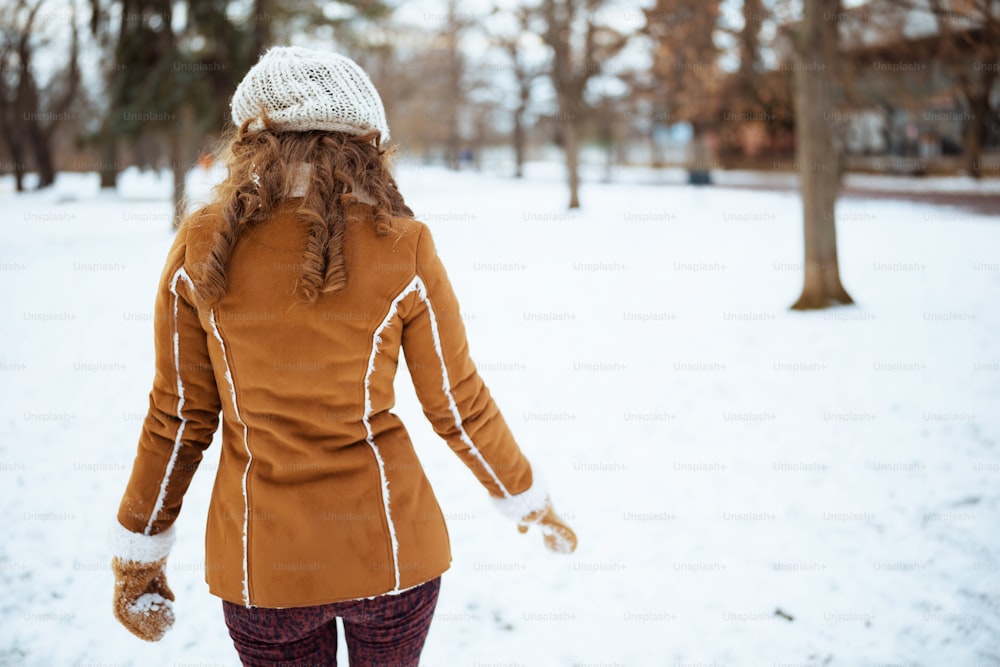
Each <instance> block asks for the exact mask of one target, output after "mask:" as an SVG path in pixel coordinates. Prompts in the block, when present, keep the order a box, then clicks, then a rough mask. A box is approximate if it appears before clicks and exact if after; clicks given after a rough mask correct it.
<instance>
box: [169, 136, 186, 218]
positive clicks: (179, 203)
mask: <svg viewBox="0 0 1000 667" xmlns="http://www.w3.org/2000/svg"><path fill="white" fill-rule="evenodd" d="M182 146H183V139H182V137H181V132H180V129H179V128H178V129H176V130H175V131H174V132H173V133H172V134H171V136H170V168H171V171H172V172H173V175H174V222H173V227H174V229H177V228H179V227H180V226H181V220H182V219H183V217H184V209H183V207H184V177H185V175H186V174H187V169H186V168H185V167H186V166H187V165H186V162H185V160H184V151H183V148H182Z"/></svg>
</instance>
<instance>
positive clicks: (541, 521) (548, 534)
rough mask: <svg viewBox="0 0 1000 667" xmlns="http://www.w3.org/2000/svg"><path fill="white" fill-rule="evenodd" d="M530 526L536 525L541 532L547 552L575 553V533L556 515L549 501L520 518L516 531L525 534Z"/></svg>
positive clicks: (546, 500)
mask: <svg viewBox="0 0 1000 667" xmlns="http://www.w3.org/2000/svg"><path fill="white" fill-rule="evenodd" d="M532 524H536V525H537V526H538V527H539V529H540V530H541V531H542V535H543V536H544V538H545V546H546V547H548V549H549V551H554V552H555V553H559V554H571V553H573V552H574V551H576V533H574V532H573V529H572V528H570V527H569V526H568V525H566V522H565V521H563V520H562V518H560V516H559V515H558V514H556V511H555V508H553V507H552V501H551V500H550V499H548V498H546V499H545V507H543V508H542V509H540V510H535V511H534V512H531V513H530V514H527V515H526V516H523V517H521V519H520V520H519V521H518V523H517V529H518V530H519V531H520V532H521V533H526V532H528V528H529V526H531V525H532Z"/></svg>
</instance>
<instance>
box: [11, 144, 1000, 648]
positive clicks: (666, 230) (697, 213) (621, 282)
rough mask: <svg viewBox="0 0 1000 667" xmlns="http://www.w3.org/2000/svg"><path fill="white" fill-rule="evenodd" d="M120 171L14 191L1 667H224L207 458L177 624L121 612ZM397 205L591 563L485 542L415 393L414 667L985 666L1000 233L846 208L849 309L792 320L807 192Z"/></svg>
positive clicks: (124, 433) (489, 517)
mask: <svg viewBox="0 0 1000 667" xmlns="http://www.w3.org/2000/svg"><path fill="white" fill-rule="evenodd" d="M133 176H134V178H135V182H134V183H133V185H130V186H128V187H125V188H123V190H124V191H123V193H122V194H121V195H106V194H100V195H99V194H97V193H96V192H95V191H94V188H96V177H93V178H90V177H86V178H83V177H69V176H66V177H63V178H62V179H61V180H60V182H59V184H58V186H57V187H56V188H55V189H54V190H53V191H51V192H47V193H43V194H29V195H24V196H15V195H12V194H9V193H8V194H4V195H3V196H0V206H2V210H3V216H2V218H0V302H2V303H3V304H4V312H3V316H2V318H0V336H2V340H3V346H2V348H0V397H2V408H0V410H2V412H0V416H2V420H0V512H2V514H0V518H2V522H3V526H4V529H3V531H2V536H3V537H2V538H0V664H2V665H45V666H48V665H81V666H83V665H175V666H178V667H179V666H181V665H201V666H208V665H236V664H238V661H237V658H236V654H235V652H234V650H233V648H232V645H231V643H230V641H229V638H228V635H227V634H226V629H225V626H224V624H223V621H222V614H221V604H220V603H219V601H218V600H217V599H215V598H213V597H211V596H210V595H209V594H208V592H207V590H206V586H205V584H204V583H203V572H202V567H201V556H202V545H203V534H204V533H203V526H204V520H205V515H206V509H207V502H208V498H209V492H210V489H211V485H212V481H213V470H214V465H215V462H216V461H217V458H213V454H212V450H210V451H209V455H208V456H207V458H206V461H205V462H204V463H203V465H202V469H201V471H200V472H199V474H198V475H197V476H196V477H195V480H194V483H193V485H192V487H191V490H190V492H189V493H188V496H187V499H186V501H185V505H184V512H183V515H182V517H181V519H180V520H179V521H178V528H179V532H180V534H181V537H180V540H179V542H178V545H177V547H176V548H175V551H174V554H173V555H172V557H171V559H170V563H169V571H168V576H169V579H170V583H171V585H172V587H173V589H174V591H175V593H176V594H177V603H176V612H177V618H178V621H177V624H176V626H175V627H174V629H173V630H172V631H171V632H170V633H168V635H167V636H166V638H165V639H164V640H163V641H162V642H160V643H159V644H156V645H151V644H146V643H144V642H141V641H140V640H138V639H135V638H133V637H132V636H131V635H130V634H128V633H127V632H126V631H125V630H124V629H123V628H121V627H119V626H118V625H117V623H116V622H115V620H114V618H113V617H112V614H111V592H112V576H111V572H110V571H109V567H108V560H109V555H108V552H107V547H106V545H105V542H104V537H105V533H106V528H107V526H108V525H109V522H110V521H113V519H114V515H115V511H116V509H117V505H118V501H119V499H120V495H121V492H122V490H123V488H124V484H125V481H126V478H127V475H128V471H129V469H130V465H131V459H132V456H133V453H134V450H135V445H136V439H137V437H138V434H139V428H140V423H141V420H142V418H143V416H144V415H145V410H146V401H147V392H148V391H149V386H150V383H151V381H152V339H151V330H152V323H151V321H150V318H151V311H152V306H153V295H154V287H155V284H156V281H157V278H158V276H159V273H160V271H161V269H162V262H163V260H164V257H165V253H166V250H167V248H168V246H169V244H170V242H171V238H172V233H171V231H170V229H169V220H170V216H169V210H170V204H169V202H168V200H167V195H166V193H168V192H169V189H167V190H166V191H165V192H164V191H161V190H157V187H158V186H157V185H156V184H155V183H153V184H150V183H144V181H143V178H142V177H141V175H133ZM399 177H400V183H401V186H402V188H403V191H404V193H405V194H406V196H407V198H408V200H409V202H410V203H411V205H412V206H413V208H414V209H415V210H416V211H417V213H418V217H420V218H422V219H423V220H425V221H426V222H428V223H429V224H430V225H431V226H432V229H433V230H434V233H435V238H436V241H437V244H438V247H439V251H440V253H441V255H442V257H443V259H444V261H445V264H446V266H448V267H449V271H450V273H451V276H452V279H453V282H454V283H455V285H456V290H457V291H458V294H459V297H460V298H461V299H462V302H463V305H464V308H465V312H466V319H467V326H468V331H469V336H470V340H471V346H472V352H473V356H474V358H475V359H476V360H477V362H478V363H479V365H480V368H481V371H482V374H483V375H484V377H485V378H486V380H487V383H488V384H489V385H490V387H491V389H492V391H493V393H494V395H495V397H496V399H497V401H498V403H499V405H500V406H501V408H502V409H503V411H504V413H505V415H506V417H507V419H508V421H509V422H510V424H511V427H512V428H513V429H514V431H515V434H516V435H517V436H518V439H519V441H520V442H521V444H522V447H523V448H524V449H525V450H526V451H527V453H528V454H529V456H530V457H531V459H532V460H533V461H534V462H535V464H536V466H538V467H540V468H541V469H542V470H544V472H545V475H546V477H547V478H548V481H549V485H550V487H551V489H552V494H553V498H554V500H555V503H556V506H557V508H558V509H559V510H560V511H561V512H562V513H563V514H564V516H565V517H566V518H567V519H568V520H569V521H570V523H571V524H572V525H573V526H574V528H575V529H576V530H577V532H578V535H579V538H580V547H579V549H578V551H577V552H576V553H575V554H573V555H572V556H569V557H566V556H556V555H553V554H550V553H548V552H546V551H545V550H544V549H543V547H542V544H541V538H540V536H539V535H537V534H534V533H532V534H529V535H527V536H522V535H519V534H518V533H517V531H516V529H515V528H514V526H512V525H510V524H509V523H507V522H506V521H505V520H504V519H502V518H501V517H500V516H499V515H497V514H496V513H495V512H494V510H493V509H492V508H491V507H490V505H489V503H488V501H487V497H486V494H485V492H484V491H483V490H482V489H481V487H479V485H478V484H477V483H476V481H475V479H474V478H473V476H472V475H471V474H470V473H469V472H468V471H467V470H466V469H465V468H464V467H463V466H462V465H461V463H460V462H459V461H458V459H457V458H455V457H454V456H453V455H452V454H451V453H450V451H449V450H448V449H447V447H446V446H445V445H444V444H443V443H442V442H441V441H439V440H438V439H437V438H436V436H434V434H433V432H432V431H431V430H430V427H429V426H428V425H427V424H426V423H425V422H424V420H423V417H422V415H421V413H420V410H419V407H418V406H417V403H416V399H415V398H414V396H413V393H412V390H411V389H409V388H408V379H407V378H406V377H405V374H403V375H402V376H401V377H400V378H399V382H398V388H399V406H398V413H399V414H400V416H401V417H402V418H403V419H404V421H406V423H407V424H408V425H409V427H410V430H411V433H412V434H413V436H414V439H415V441H416V443H417V447H418V451H419V452H420V454H421V457H422V459H423V461H424V463H425V466H426V468H427V471H428V475H429V477H430V478H431V481H432V483H433V484H434V486H435V489H436V492H437V496H438V498H439V500H440V501H441V503H442V505H443V507H444V510H445V513H446V516H447V517H448V519H449V528H450V533H451V538H452V545H453V551H454V563H453V566H452V569H451V570H450V571H449V572H448V573H447V574H446V575H445V578H444V583H443V587H442V592H441V599H440V604H439V607H438V610H437V615H436V618H435V621H434V624H433V626H432V628H431V632H430V636H429V639H428V642H427V646H426V649H425V652H424V658H425V659H424V664H426V665H440V666H448V667H453V666H459V665H469V666H477V665H478V666H480V667H485V666H486V665H505V666H513V665H519V666H520V665H557V666H558V665H602V666H611V665H614V666H622V665H629V666H632V665H669V666H672V667H694V666H695V665H701V666H705V665H713V666H721V665H767V666H769V667H791V666H795V667H806V666H809V667H813V666H820V665H832V666H840V665H848V666H855V665H860V666H872V667H874V666H876V665H879V666H883V667H885V666H888V665H907V666H910V665H927V666H937V665H963V666H980V667H985V666H987V665H1000V448H998V446H997V442H998V438H1000V418H998V416H997V414H998V405H1000V403H998V401H1000V224H998V223H1000V221H998V220H996V219H990V218H986V217H981V216H976V215H973V214H970V213H967V212H965V211H963V210H960V209H949V208H941V207H936V208H935V207H928V206H918V205H914V204H909V203H905V202H898V201H868V202H863V201H857V200H848V201H845V202H844V203H843V204H842V205H841V207H840V209H839V216H840V225H839V233H840V252H841V268H842V273H843V278H844V283H845V285H846V287H847V288H848V290H849V291H850V292H851V293H852V295H853V296H854V298H855V299H856V300H857V302H858V306H856V307H852V308H844V309H838V310H834V311H829V312H820V313H805V314H803V313H792V312H789V311H788V310H787V306H788V305H789V304H790V303H792V302H793V301H794V300H795V298H796V296H797V295H798V289H799V287H800V281H801V268H800V266H799V263H800V261H801V260H800V257H801V230H800V223H799V203H798V200H797V198H796V197H795V196H794V195H792V194H789V193H783V192H755V191H753V190H747V189H739V190H736V189H725V188H721V187H713V188H704V189H696V188H690V187H687V186H683V185H665V186H659V187H652V186H638V185H601V184H596V183H592V184H587V185H586V186H585V187H584V190H583V193H582V197H583V203H584V210H583V212H582V213H580V214H567V213H566V212H565V210H564V208H563V206H564V204H565V198H566V194H565V191H564V189H563V187H562V186H561V185H560V184H559V183H558V182H556V181H553V180H549V179H538V180H533V181H531V182H515V181H512V180H507V179H503V178H499V177H491V176H481V175H475V174H471V173H461V174H452V173H447V172H444V171H440V170H437V169H422V168H417V167H415V166H410V165H406V164H403V165H401V168H400V172H399ZM7 185H9V184H0V191H4V190H7V189H8V188H7V187H6V186H7ZM403 368H404V370H403V373H405V367H403ZM216 451H217V450H216ZM215 457H217V454H215ZM777 610H780V612H781V614H776V611H777ZM782 614H783V615H787V616H789V617H791V618H790V619H789V618H786V617H785V616H783V615H782ZM341 658H342V664H344V663H346V660H344V659H343V653H341Z"/></svg>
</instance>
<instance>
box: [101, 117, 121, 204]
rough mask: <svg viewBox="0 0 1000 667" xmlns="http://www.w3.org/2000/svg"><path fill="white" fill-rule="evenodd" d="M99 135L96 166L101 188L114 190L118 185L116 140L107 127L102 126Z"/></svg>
mask: <svg viewBox="0 0 1000 667" xmlns="http://www.w3.org/2000/svg"><path fill="white" fill-rule="evenodd" d="M105 123H107V121H105ZM101 135H102V137H101V164H100V166H99V168H98V171H99V172H100V174H101V189H102V190H103V189H111V190H114V189H115V188H116V187H118V151H117V141H116V140H115V138H114V136H113V135H112V134H111V132H110V131H109V130H108V129H107V127H105V128H104V130H103V131H102V132H101Z"/></svg>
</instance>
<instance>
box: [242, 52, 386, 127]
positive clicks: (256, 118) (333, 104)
mask: <svg viewBox="0 0 1000 667" xmlns="http://www.w3.org/2000/svg"><path fill="white" fill-rule="evenodd" d="M230 107H231V109H232V117H233V123H235V124H236V126H237V127H239V126H241V125H243V123H245V122H246V121H248V120H251V119H253V122H252V123H251V124H250V126H249V130H250V131H252V132H259V131H261V130H263V129H264V121H263V118H262V116H263V115H265V114H266V116H267V118H268V119H269V120H270V121H271V123H272V125H273V126H274V127H275V128H276V129H278V130H285V131H291V132H305V131H307V130H326V131H329V132H347V133H348V134H353V135H359V134H365V133H366V132H370V131H372V130H378V131H379V132H381V133H382V137H381V139H382V141H383V142H385V141H388V139H389V125H388V123H386V120H385V108H384V107H383V106H382V100H381V98H380V97H379V95H378V91H376V90H375V86H374V84H372V82H371V79H369V78H368V75H367V74H365V72H364V70H363V69H361V67H359V66H358V64H357V63H356V62H354V61H353V60H351V59H350V58H347V57H346V56H342V55H340V54H337V53H331V52H328V51H318V50H315V49H306V48H302V47H298V46H278V47H273V48H271V49H269V50H268V51H267V53H265V54H264V55H263V56H261V58H260V60H259V61H258V62H257V64H256V65H254V66H253V67H252V68H250V71H249V72H247V75H246V76H245V77H243V80H242V81H241V82H240V85H239V86H237V87H236V93H235V94H234V95H233V100H232V103H231V104H230Z"/></svg>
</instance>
